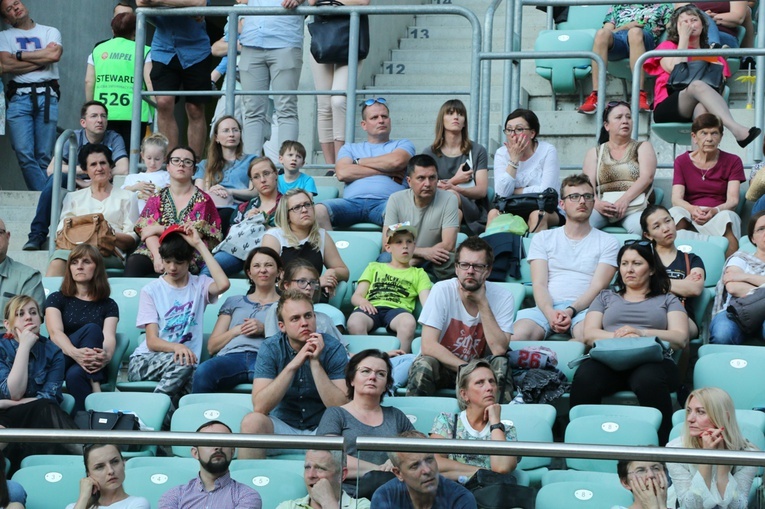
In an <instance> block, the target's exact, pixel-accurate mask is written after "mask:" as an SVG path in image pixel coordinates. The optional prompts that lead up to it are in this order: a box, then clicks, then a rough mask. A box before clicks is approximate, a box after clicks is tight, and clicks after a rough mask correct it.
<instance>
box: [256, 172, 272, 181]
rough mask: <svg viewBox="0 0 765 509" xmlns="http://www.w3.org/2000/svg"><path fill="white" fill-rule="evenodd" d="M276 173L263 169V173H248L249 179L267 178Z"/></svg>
mask: <svg viewBox="0 0 765 509" xmlns="http://www.w3.org/2000/svg"><path fill="white" fill-rule="evenodd" d="M274 175H276V173H274V172H273V171H264V172H263V173H253V174H252V175H250V180H263V179H269V178H271V177H273V176H274Z"/></svg>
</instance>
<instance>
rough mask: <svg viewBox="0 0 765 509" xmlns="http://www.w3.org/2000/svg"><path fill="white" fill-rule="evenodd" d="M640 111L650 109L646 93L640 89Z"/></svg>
mask: <svg viewBox="0 0 765 509" xmlns="http://www.w3.org/2000/svg"><path fill="white" fill-rule="evenodd" d="M640 111H651V104H650V103H649V102H648V94H647V93H646V92H645V91H643V90H641V91H640Z"/></svg>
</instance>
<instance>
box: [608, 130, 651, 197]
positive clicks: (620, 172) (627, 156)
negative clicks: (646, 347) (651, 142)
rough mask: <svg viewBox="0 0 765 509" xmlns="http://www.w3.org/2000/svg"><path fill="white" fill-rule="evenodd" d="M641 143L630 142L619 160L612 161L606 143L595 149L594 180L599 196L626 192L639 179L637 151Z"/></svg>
mask: <svg viewBox="0 0 765 509" xmlns="http://www.w3.org/2000/svg"><path fill="white" fill-rule="evenodd" d="M642 144H643V142H642V141H635V140H630V142H629V144H628V145H627V149H626V150H625V151H624V155H623V156H622V158H621V159H614V158H613V156H612V155H611V151H610V150H609V149H608V143H603V144H602V145H600V146H598V148H597V156H598V159H599V164H598V169H597V171H598V175H597V178H596V182H597V184H596V185H597V189H596V191H597V192H598V194H599V195H602V194H603V193H609V192H613V191H627V190H628V189H629V188H630V187H632V184H634V183H635V181H636V180H637V179H638V178H639V177H640V161H639V160H638V150H639V149H640V145H642Z"/></svg>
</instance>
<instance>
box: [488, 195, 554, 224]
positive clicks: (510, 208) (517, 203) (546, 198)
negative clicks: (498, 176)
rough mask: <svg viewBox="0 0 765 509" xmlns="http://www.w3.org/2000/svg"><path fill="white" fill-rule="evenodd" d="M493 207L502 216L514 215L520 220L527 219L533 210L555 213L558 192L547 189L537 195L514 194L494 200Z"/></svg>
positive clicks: (497, 197)
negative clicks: (519, 217) (520, 218)
mask: <svg viewBox="0 0 765 509" xmlns="http://www.w3.org/2000/svg"><path fill="white" fill-rule="evenodd" d="M494 205H495V206H496V207H497V209H499V211H500V212H502V213H503V214H515V215H516V216H521V217H522V218H527V217H529V214H531V213H532V212H534V211H535V210H544V211H545V212H555V211H556V210H557V209H558V192H557V191H556V190H555V189H553V188H552V187H548V188H547V189H545V190H544V191H542V192H539V193H524V194H514V195H512V196H507V197H504V196H499V195H497V196H496V197H495V198H494Z"/></svg>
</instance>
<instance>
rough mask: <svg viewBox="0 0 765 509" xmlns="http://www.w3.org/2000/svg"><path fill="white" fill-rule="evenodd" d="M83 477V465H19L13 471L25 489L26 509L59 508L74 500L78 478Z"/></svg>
mask: <svg viewBox="0 0 765 509" xmlns="http://www.w3.org/2000/svg"><path fill="white" fill-rule="evenodd" d="M83 477H85V465H83V463H82V461H80V463H79V464H76V465H75V464H71V465H38V466H33V467H27V468H21V469H19V470H17V471H16V473H15V474H13V480H14V481H16V482H18V483H20V484H21V485H22V486H23V487H24V489H25V490H26V492H27V503H26V507H27V509H61V508H62V507H65V506H66V505H67V504H70V503H74V502H77V499H78V498H79V496H80V479H82V478H83Z"/></svg>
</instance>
